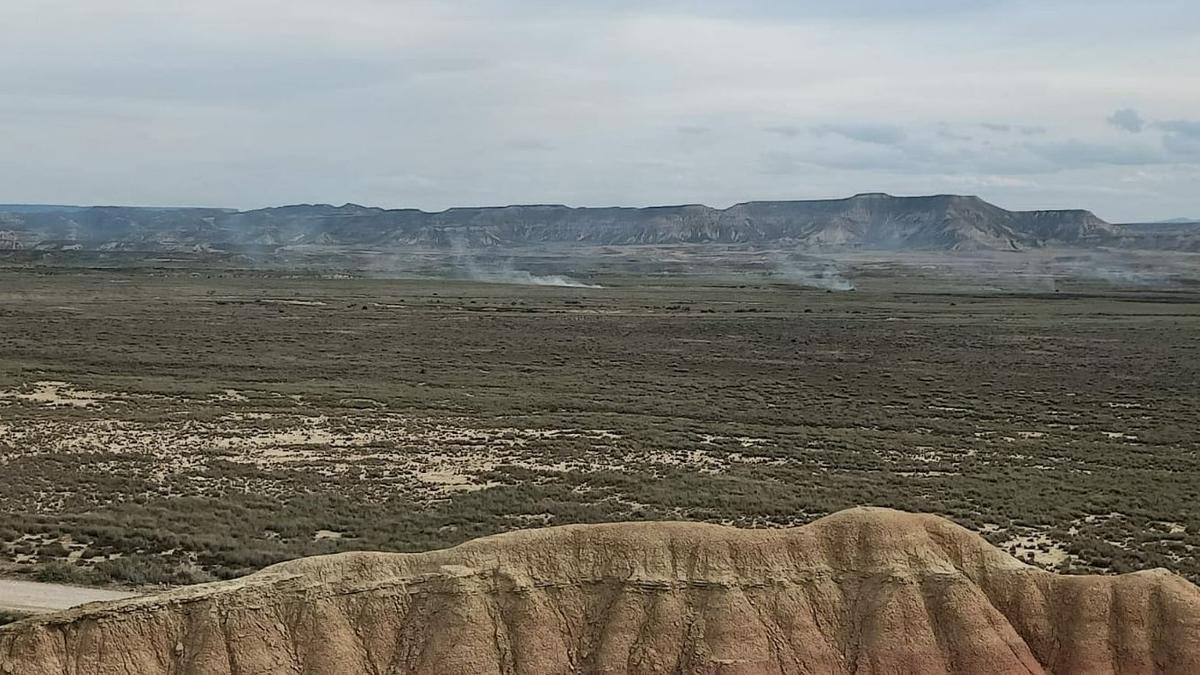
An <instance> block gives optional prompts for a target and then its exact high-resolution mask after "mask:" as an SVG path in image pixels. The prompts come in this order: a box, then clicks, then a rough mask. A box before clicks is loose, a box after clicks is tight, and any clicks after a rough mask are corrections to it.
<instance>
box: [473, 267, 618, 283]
mask: <svg viewBox="0 0 1200 675" xmlns="http://www.w3.org/2000/svg"><path fill="white" fill-rule="evenodd" d="M468 272H469V276H470V279H471V280H472V281H481V282H484V283H489V284H519V285H522V286H566V287H569V288H601V286H597V285H595V284H586V283H584V282H582V281H578V280H576V279H572V278H570V277H567V276H563V275H561V274H534V273H533V272H530V271H528V270H518V269H513V268H511V267H508V266H501V267H495V268H484V267H480V266H478V265H475V266H472V267H471V268H470V269H468Z"/></svg>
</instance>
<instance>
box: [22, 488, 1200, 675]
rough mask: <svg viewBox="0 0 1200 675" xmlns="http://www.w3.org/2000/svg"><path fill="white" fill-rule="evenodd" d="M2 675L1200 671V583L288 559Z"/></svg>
mask: <svg viewBox="0 0 1200 675" xmlns="http://www.w3.org/2000/svg"><path fill="white" fill-rule="evenodd" d="M0 672H3V673H8V674H14V673H19V674H21V675H67V674H70V675H118V674H120V675H132V674H134V673H136V674H138V675H157V674H162V675H167V674H170V675H201V674H205V675H208V674H223V675H249V674H266V673H272V674H273V673H304V674H310V673H311V674H317V673H321V674H346V675H349V674H351V673H353V674H359V673H369V674H379V675H382V674H384V673H388V674H391V673H397V674H399V673H431V674H438V675H448V674H454V673H463V674H465V673H472V674H475V673H521V674H533V673H538V674H540V673H710V674H717V673H722V674H750V673H774V674H792V673H797V674H798V673H820V674H827V673H858V674H863V675H866V674H879V675H882V674H884V673H888V674H892V673H921V674H933V673H998V674H1004V673H1022V674H1026V675H1028V674H1030V673H1039V674H1040V673H1055V674H1058V675H1065V674H1069V673H1079V674H1084V673H1086V674H1088V675H1096V674H1101V673H1197V672H1200V588H1197V587H1196V586H1194V585H1192V584H1190V583H1189V582H1187V581H1185V580H1184V579H1182V578H1180V577H1177V576H1174V575H1172V574H1170V573H1168V572H1165V571H1149V572H1138V573H1134V574H1127V575H1122V576H1061V575H1055V574H1052V573H1049V572H1046V571H1043V570H1040V569H1037V568H1034V567H1031V566H1028V565H1025V564H1023V563H1021V562H1019V561H1017V560H1016V559H1014V558H1012V557H1011V556H1009V555H1007V554H1006V553H1004V552H1003V551H1001V550H999V549H997V548H995V547H993V546H991V545H990V544H988V543H987V542H986V541H985V540H984V539H982V538H981V537H980V536H978V535H977V534H974V533H972V532H970V531H968V530H966V529H964V528H962V527H960V526H958V525H955V524H953V523H951V522H950V521H947V520H944V519H942V518H939V517H936V516H929V515H916V514H908V513H902V512H897V511H892V510H888V509H878V508H858V509H851V510H848V511H843V512H840V513H837V514H834V515H831V516H828V517H825V518H822V519H820V520H817V521H814V522H813V523H810V524H808V525H805V526H802V527H796V528H792V529H786V530H742V529H734V528H729V527H723V526H717V525H707V524H696V523H620V524H606V525H576V526H564V527H554V528H548V529H539V530H528V531H519V532H512V533H508V534H501V535H496V536H492V537H487V538H483V539H478V540H474V541H471V542H468V543H465V544H462V545H460V546H457V547H455V548H451V549H446V550H440V551H432V552H428V553H419V554H396V553H346V554H339V555H332V556H321V557H315V558H308V559H301V560H295V561H291V562H287V563H283V564H280V565H275V566H273V567H270V568H267V569H265V570H263V571H261V572H259V573H257V574H254V575H251V576H249V577H245V578H242V579H238V580H234V581H229V582H219V583H213V584H204V585H199V586H192V587H185V588H181V589H178V590H173V591H169V592H165V593H161V594H158V595H153V596H146V597H142V598H137V599H131V600H124V601H118V602H111V603H98V604H92V605H87V606H84V607H82V608H77V609H74V610H71V611H68V612H65V613H60V614H56V615H49V616H44V617H39V618H35V619H29V620H25V621H21V622H18V623H15V624H12V625H10V626H7V627H4V628H0Z"/></svg>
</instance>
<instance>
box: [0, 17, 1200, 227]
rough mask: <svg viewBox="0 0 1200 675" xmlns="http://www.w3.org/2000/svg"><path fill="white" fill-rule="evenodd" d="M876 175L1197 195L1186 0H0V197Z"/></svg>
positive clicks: (795, 181)
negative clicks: (687, 0) (1135, 0)
mask: <svg viewBox="0 0 1200 675" xmlns="http://www.w3.org/2000/svg"><path fill="white" fill-rule="evenodd" d="M867 191H886V192H892V193H896V194H922V193H932V192H953V193H967V194H978V195H981V196H983V197H984V198H986V199H989V200H991V201H994V202H997V203H999V204H1001V205H1002V206H1006V207H1010V208H1041V207H1086V208H1091V209H1093V210H1094V211H1096V212H1097V213H1098V214H1099V215H1100V216H1101V217H1104V218H1107V219H1110V220H1114V221H1121V220H1134V219H1152V218H1168V217H1175V216H1193V217H1200V2H1197V1H1196V0H1142V1H1141V2H1131V1H1130V0H1120V1H1117V0H929V1H922V0H841V1H836V2H835V1H833V0H829V1H825V2H802V1H796V0H793V1H789V2H783V1H779V2H766V1H762V2H751V1H745V0H743V1H735V0H696V1H693V2H683V1H682V0H677V1H672V0H661V1H655V0H649V1H643V2H636V1H634V0H590V1H587V2H583V1H579V2H572V1H570V0H557V1H556V0H453V1H451V0H443V1H441V2H422V1H419V0H337V1H333V0H187V1H185V0H104V1H103V2H99V1H96V0H3V1H2V2H0V202H42V203H46V202H49V203H85V204H94V203H122V204H153V205H185V204H186V205H211V206H234V207H241V208H252V207H257V206H264V205H275V204H282V203H295V202H330V203H339V204H340V203H343V202H357V203H363V204H371V205H379V206H390V207H393V206H394V207H398V206H415V207H420V208H425V209H441V208H445V207H448V206H452V205H484V204H506V203H532V202H555V203H568V204H573V205H612V204H620V205H648V204H663V203H683V202H702V203H706V204H710V205H713V206H728V205H730V204H732V203H735V202H738V201H744V200H750V199H807V198H819V197H831V196H845V195H849V194H853V193H856V192H867Z"/></svg>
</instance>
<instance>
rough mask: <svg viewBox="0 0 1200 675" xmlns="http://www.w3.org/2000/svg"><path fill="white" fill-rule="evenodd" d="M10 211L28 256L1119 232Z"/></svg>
mask: <svg viewBox="0 0 1200 675" xmlns="http://www.w3.org/2000/svg"><path fill="white" fill-rule="evenodd" d="M54 208H55V207H47V208H46V209H45V210H33V211H16V212H4V210H3V207H0V227H3V229H8V230H11V231H13V232H15V233H17V235H18V236H19V238H20V241H21V242H22V244H23V245H24V246H25V248H38V247H41V248H55V247H62V246H68V245H70V246H75V245H79V246H82V247H83V248H85V249H86V248H94V249H123V250H151V251H152V250H178V249H186V248H194V247H197V246H199V247H205V248H211V249H215V250H239V249H242V248H245V247H258V246H266V247H286V246H300V245H335V246H336V245H341V246H356V247H371V248H376V249H380V250H388V249H394V248H400V247H404V246H412V245H426V246H455V245H470V246H520V245H527V244H550V243H555V244H571V243H590V244H605V245H630V244H677V243H693V244H694V243H726V244H730V243H755V244H769V245H784V246H798V247H855V248H865V249H889V250H974V249H1005V250H1009V249H1018V248H1025V247H1032V246H1040V245H1043V244H1046V243H1061V244H1070V245H1075V244H1092V243H1096V240H1098V239H1102V238H1104V237H1107V236H1109V235H1111V229H1112V226H1110V225H1108V224H1107V223H1105V222H1104V221H1102V220H1100V219H1099V218H1097V217H1096V216H1094V215H1092V214H1091V213H1090V212H1088V211H1030V212H1018V211H1006V210H1004V209H1002V208H999V207H997V206H994V205H992V204H989V203H987V202H985V201H983V200H982V199H979V198H978V197H960V196H954V195H937V196H931V197H893V196H890V195H882V194H863V195H856V196H854V197H850V198H848V199H831V200H817V201H780V202H747V203H744V204H738V205H735V206H732V207H730V208H728V209H713V208H709V207H707V206H701V205H685V206H658V207H651V208H642V209H635V208H570V207H567V206H560V205H534V206H503V207H494V208H455V209H449V210H446V211H442V212H439V213H426V212H424V211H417V210H413V209H399V210H385V209H378V208H368V207H364V206H357V205H354V204H347V205H345V206H328V205H301V206H285V207H280V208H270V209H258V210H255V211H244V212H233V211H224V210H220V209H139V208H124V207H96V208H73V209H69V210H54Z"/></svg>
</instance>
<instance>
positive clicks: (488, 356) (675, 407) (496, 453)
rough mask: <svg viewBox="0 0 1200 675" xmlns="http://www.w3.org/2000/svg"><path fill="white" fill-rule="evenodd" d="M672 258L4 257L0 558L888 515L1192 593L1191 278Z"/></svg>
mask: <svg viewBox="0 0 1200 675" xmlns="http://www.w3.org/2000/svg"><path fill="white" fill-rule="evenodd" d="M660 254H661V258H660V260H659V261H658V263H656V265H655V268H656V269H666V270H668V271H669V273H661V274H650V273H647V272H646V271H645V269H643V265H642V264H641V263H635V262H632V261H631V260H630V259H628V258H627V257H623V253H622V252H620V251H616V252H612V251H610V252H608V253H606V254H605V255H598V256H597V257H596V259H595V260H598V261H600V262H598V263H596V264H594V265H592V266H591V267H590V268H588V270H589V271H588V272H587V273H586V275H581V276H580V278H583V279H586V280H587V283H588V284H589V285H592V286H597V287H596V288H585V287H559V286H534V285H517V284H506V283H481V282H480V281H478V280H468V279H459V280H446V279H431V278H408V279H404V278H390V277H394V276H396V275H388V274H385V273H381V272H380V268H379V267H378V266H376V267H370V266H368V267H370V268H369V269H368V270H367V271H366V272H363V273H359V274H355V273H346V274H344V273H336V274H334V273H329V272H328V270H320V269H313V270H311V271H308V272H295V271H291V272H286V273H285V272H272V271H270V270H264V269H258V270H247V269H239V268H238V267H237V266H236V265H232V264H229V263H228V262H223V263H221V264H214V265H199V264H197V263H196V262H195V261H188V262H185V263H178V261H176V262H173V263H170V264H162V265H159V266H150V265H144V266H140V267H138V268H136V269H134V268H122V267H119V266H112V265H109V266H100V265H92V266H89V265H69V266H42V265H35V264H24V263H22V264H10V265H8V266H7V267H4V268H3V269H2V270H0V345H2V348H0V472H2V473H3V476H4V480H3V481H2V482H0V572H3V573H4V574H5V575H9V576H12V575H24V576H28V577H29V578H31V579H37V580H41V581H56V582H68V583H78V584H104V585H107V584H111V585H115V586H125V587H144V586H154V585H168V586H170V585H179V584H186V583H192V582H198V581H206V580H211V579H217V578H230V577H234V576H240V575H243V574H246V573H249V572H251V571H254V570H256V569H259V568H261V567H264V566H266V565H268V564H271V563H274V562H278V561H281V560H285V559H289V558H295V557H299V556H306V555H312V554H318V553H327V552H334V551H346V550H379V551H423V550H428V549H431V548H437V547H443V546H448V545H452V544H456V543H459V542H462V541H465V540H467V539H470V538H473V537H478V536H480V535H485V534H490V533H496V532H502V531H507V530H513V529H518V528H526V527H531V526H541V525H557V524H566V523H588V522H603V521H627V520H694V521H706V522H713V523H724V524H732V525H736V526H741V527H766V528H771V527H781V526H790V525H798V524H802V523H805V522H809V521H811V520H814V519H816V518H818V517H820V516H822V515H825V514H828V513H831V512H834V511H837V510H839V509H843V508H847V507H851V506H855V505H874V506H887V507H894V508H899V509H905V510H910V511H921V512H929V513H935V514H941V515H945V516H948V517H949V518H951V519H953V520H955V521H957V522H958V523H960V524H962V525H965V526H966V527H968V528H970V529H972V530H974V531H976V532H979V533H981V534H983V535H984V536H985V537H986V538H987V539H988V540H989V541H991V542H993V543H996V544H999V545H1001V547H1002V548H1004V549H1005V550H1008V551H1010V552H1012V553H1014V554H1016V555H1017V556H1018V557H1020V558H1022V559H1023V560H1027V561H1029V562H1032V563H1034V564H1037V565H1040V566H1043V567H1045V568H1047V569H1051V570H1055V571H1067V572H1083V571H1087V572H1103V573H1108V572H1125V571H1130V570H1138V569H1149V568H1154V567H1165V568H1167V569H1170V570H1172V571H1174V572H1177V573H1179V574H1181V575H1183V576H1185V577H1187V578H1189V579H1190V580H1192V581H1200V562H1198V560H1197V557H1196V550H1197V548H1198V547H1200V512H1197V510H1196V509H1195V504H1196V503H1197V500H1198V499H1200V455H1198V450H1200V445H1198V444H1197V440H1196V438H1195V434H1194V430H1195V429H1196V428H1197V425H1198V424H1200V412H1197V411H1198V409H1200V285H1197V283H1196V281H1195V279H1190V278H1187V275H1186V274H1184V275H1175V276H1173V277H1171V278H1169V279H1146V278H1143V277H1139V276H1137V274H1136V273H1133V272H1131V273H1129V274H1124V275H1104V276H1103V277H1102V276H1098V275H1095V274H1091V275H1089V274H1083V275H1081V276H1079V278H1071V276H1070V275H1069V274H1066V273H1063V274H1060V275H1059V277H1058V278H1051V276H1052V275H1051V276H1047V275H1039V274H1034V273H1033V272H1031V271H1030V270H1031V269H1035V268H1036V267H1037V266H1036V265H1034V266H1033V267H1031V266H1030V264H1029V262H1028V261H1029V258H1028V257H1026V258H1020V260H1022V261H1023V262H1022V263H1021V265H1023V266H1024V267H1021V268H1020V271H1019V273H1018V272H1014V271H1012V270H1013V269H1016V268H1012V266H1011V265H1007V264H1004V265H999V267H998V268H993V267H991V266H989V263H986V261H985V262H980V261H965V260H963V259H954V258H933V259H929V260H926V259H912V260H910V261H908V262H905V263H903V264H901V263H896V262H894V261H893V262H886V261H882V260H876V259H870V258H865V257H863V258H859V259H856V260H851V261H850V262H846V263H843V264H841V266H840V268H839V269H841V270H843V271H845V272H846V275H847V276H848V277H849V278H851V279H853V284H854V285H855V286H856V287H857V288H856V290H854V291H848V292H828V291H827V290H825V289H822V288H814V287H812V286H811V285H807V284H811V283H814V282H812V280H804V279H798V278H797V277H795V275H793V274H790V273H788V274H784V273H782V272H778V271H774V272H772V271H770V270H768V271H767V272H763V271H762V270H761V269H758V268H756V267H754V265H747V264H744V262H745V261H742V262H739V263H737V264H735V265H733V267H734V268H736V269H737V270H738V271H737V273H736V274H735V273H729V272H728V269H726V270H725V271H720V270H719V269H718V268H717V267H714V266H713V265H711V264H710V263H711V262H712V261H711V260H707V259H703V258H696V257H689V256H692V254H691V253H688V252H687V251H686V250H681V251H672V250H666V249H664V250H663V251H661V252H660ZM758 258H761V256H759V257H758ZM758 258H755V259H758ZM767 259H768V260H770V258H767ZM664 260H667V261H668V262H669V261H670V260H676V261H677V262H678V261H682V262H679V266H678V269H674V268H672V267H671V265H670V264H667V263H663V261H664ZM450 262H453V261H450ZM526 262H527V263H528V266H530V267H536V265H537V264H539V261H526ZM542 262H544V261H542ZM1059 262H1060V263H1061V262H1062V261H1059ZM1184 263H1185V264H1183V265H1182V267H1181V268H1182V269H1187V268H1188V266H1189V265H1190V260H1188V261H1184ZM431 264H432V263H431ZM523 264H524V263H523ZM1064 264H1067V266H1068V267H1070V269H1076V270H1079V269H1095V265H1091V264H1079V263H1077V262H1071V261H1067V263H1064ZM727 267H728V266H727ZM436 268H437V265H433V266H432V268H431V269H430V270H424V272H437V271H438V269H436ZM1000 268H1003V269H1000ZM1010 268H1011V269H1010ZM967 269H969V270H972V273H971V274H967V273H966V272H964V270H967ZM1063 269H1066V268H1063ZM1156 269H1163V267H1162V266H1161V265H1158V266H1156ZM1193 269H1194V268H1193ZM671 270H674V271H671ZM713 270H716V271H713ZM997 270H999V271H997ZM1005 270H1007V271H1005ZM443 271H444V270H443ZM710 272H711V273H710ZM989 275H991V276H989ZM417 276H419V275H417ZM817 276H818V277H819V276H828V275H824V273H822V274H821V275H817ZM816 283H818V284H821V283H824V282H816Z"/></svg>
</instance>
